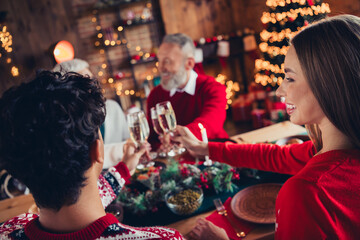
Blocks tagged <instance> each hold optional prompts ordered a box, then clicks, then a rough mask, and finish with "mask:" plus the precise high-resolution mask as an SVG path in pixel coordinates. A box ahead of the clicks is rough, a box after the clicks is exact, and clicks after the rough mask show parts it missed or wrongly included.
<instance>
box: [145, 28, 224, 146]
mask: <svg viewBox="0 0 360 240" xmlns="http://www.w3.org/2000/svg"><path fill="white" fill-rule="evenodd" d="M194 55H195V45H194V42H193V40H192V39H191V38H190V37H189V36H187V35H185V34H182V33H177V34H169V35H166V36H165V37H164V39H163V41H162V43H161V45H160V48H159V51H158V54H157V58H158V60H159V67H158V69H159V73H160V77H161V81H160V85H159V86H157V87H155V88H154V89H152V91H151V92H150V94H149V96H148V98H147V115H148V119H149V124H150V125H151V127H150V128H151V133H150V137H149V142H150V143H151V144H152V146H153V148H157V147H158V146H159V140H158V135H157V134H156V133H155V132H154V131H153V127H152V122H151V115H150V114H151V111H150V109H151V108H152V107H155V106H156V104H157V103H160V102H164V101H170V102H171V105H172V106H173V109H174V111H175V116H176V121H177V124H179V125H184V126H187V127H188V128H189V129H190V131H191V132H192V133H193V134H194V135H195V136H196V137H197V138H198V139H201V133H200V128H199V126H198V124H199V123H201V124H202V125H203V126H204V127H205V128H206V130H207V134H208V138H209V139H216V138H228V135H227V133H226V132H225V130H224V128H223V125H224V122H225V119H226V111H225V107H226V93H225V86H224V85H222V84H220V83H218V82H217V81H216V80H215V79H214V78H213V77H210V76H206V75H201V74H197V73H196V72H195V71H194V70H193V68H194V65H195V59H194Z"/></svg>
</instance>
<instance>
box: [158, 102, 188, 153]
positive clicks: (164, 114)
mask: <svg viewBox="0 0 360 240" xmlns="http://www.w3.org/2000/svg"><path fill="white" fill-rule="evenodd" d="M156 112H157V114H158V118H159V123H160V126H161V128H162V129H163V130H164V132H165V133H168V134H172V133H173V131H175V128H176V117H175V112H174V110H173V107H172V105H171V103H170V102H169V101H165V102H161V103H158V104H156ZM184 151H185V149H184V148H179V147H177V146H176V145H173V148H172V149H171V150H170V152H168V155H169V156H171V157H173V156H175V155H176V154H180V153H182V152H184Z"/></svg>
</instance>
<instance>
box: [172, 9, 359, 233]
mask: <svg viewBox="0 0 360 240" xmlns="http://www.w3.org/2000/svg"><path fill="white" fill-rule="evenodd" d="M284 65H285V69H284V70H285V76H286V78H285V80H284V81H283V83H282V84H281V86H280V87H279V88H278V90H277V95H278V96H281V97H284V98H285V101H286V106H287V113H288V114H289V116H290V121H291V122H293V123H295V124H299V125H306V126H307V129H308V131H309V136H310V138H311V140H312V141H307V142H304V143H302V144H293V145H287V146H277V145H271V144H232V143H209V144H206V143H203V142H201V141H199V140H198V139H196V138H195V137H194V136H193V135H192V134H191V132H190V131H188V129H186V128H185V127H178V129H177V132H178V134H179V136H177V137H175V138H174V140H176V141H179V142H181V143H183V144H184V146H185V147H186V148H187V149H188V150H189V152H190V153H192V154H193V155H210V158H211V159H212V160H215V161H219V162H224V163H228V164H230V165H233V166H237V167H250V168H257V169H260V170H266V171H274V172H279V173H286V174H292V175H294V176H293V177H291V178H290V179H289V180H288V181H286V182H285V184H284V185H283V186H282V188H281V190H280V192H279V195H278V197H277V200H276V224H275V227H276V233H275V236H276V238H277V239H355V238H357V237H358V236H360V204H359V203H360V191H359V190H360V178H359V175H360V108H359V106H360V18H359V17H356V16H351V15H340V16H336V17H330V18H327V19H325V20H322V21H319V22H317V23H315V24H312V25H311V26H309V27H307V28H305V29H304V30H302V31H301V32H299V33H298V34H297V35H296V36H295V37H294V38H293V39H292V40H291V46H290V48H289V51H288V53H287V55H286V59H285V64H284ZM204 226H206V224H201V225H198V226H196V227H195V229H194V231H193V232H195V233H196V234H197V235H198V236H199V237H200V238H201V236H204V235H203V234H205V232H206V231H205V230H204V229H205V228H206V227H204ZM207 233H208V232H207Z"/></svg>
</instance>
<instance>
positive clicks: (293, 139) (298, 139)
mask: <svg viewBox="0 0 360 240" xmlns="http://www.w3.org/2000/svg"><path fill="white" fill-rule="evenodd" d="M308 140H310V138H309V136H307V135H294V136H290V137H286V138H281V139H279V140H277V141H276V142H275V144H277V145H280V146H283V145H289V144H294V143H303V142H305V141H308Z"/></svg>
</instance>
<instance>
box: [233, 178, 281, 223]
mask: <svg viewBox="0 0 360 240" xmlns="http://www.w3.org/2000/svg"><path fill="white" fill-rule="evenodd" d="M281 186H282V184H278V183H264V184H258V185H254V186H250V187H247V188H245V189H243V190H241V191H240V192H238V193H237V194H235V196H234V197H233V199H232V200H231V204H230V207H231V210H232V212H233V213H234V215H235V216H237V217H238V218H241V219H243V220H246V221H249V222H253V223H266V224H267V223H275V201H276V197H277V195H278V193H279V191H280V188H281Z"/></svg>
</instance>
